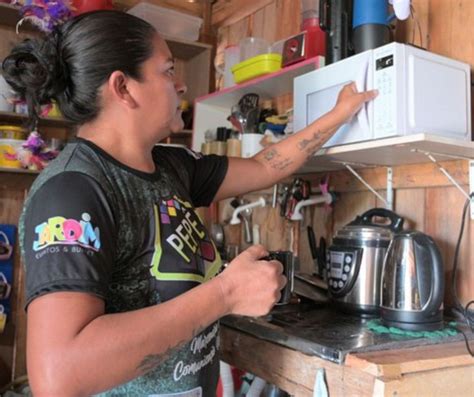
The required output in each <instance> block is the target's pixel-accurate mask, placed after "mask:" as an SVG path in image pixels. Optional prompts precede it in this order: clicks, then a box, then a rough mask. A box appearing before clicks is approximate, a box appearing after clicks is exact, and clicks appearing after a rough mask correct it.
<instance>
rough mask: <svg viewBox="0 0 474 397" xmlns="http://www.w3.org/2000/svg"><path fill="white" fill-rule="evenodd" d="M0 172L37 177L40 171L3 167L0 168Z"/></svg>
mask: <svg viewBox="0 0 474 397" xmlns="http://www.w3.org/2000/svg"><path fill="white" fill-rule="evenodd" d="M0 172H2V173H4V172H7V173H10V174H30V175H37V174H39V173H40V172H41V171H33V170H27V169H24V168H5V167H0Z"/></svg>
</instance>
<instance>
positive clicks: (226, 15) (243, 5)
mask: <svg viewBox="0 0 474 397" xmlns="http://www.w3.org/2000/svg"><path fill="white" fill-rule="evenodd" d="M273 1H274V0H239V1H234V0H218V1H216V2H215V4H214V5H213V7H212V24H213V25H214V26H217V27H224V26H229V25H233V24H235V23H236V22H239V21H241V20H242V19H244V18H247V17H248V16H249V15H251V14H254V13H255V12H257V11H258V10H260V9H261V8H264V7H265V6H267V5H268V4H271V3H272V2H273Z"/></svg>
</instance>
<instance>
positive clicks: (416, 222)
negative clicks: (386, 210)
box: [395, 188, 426, 232]
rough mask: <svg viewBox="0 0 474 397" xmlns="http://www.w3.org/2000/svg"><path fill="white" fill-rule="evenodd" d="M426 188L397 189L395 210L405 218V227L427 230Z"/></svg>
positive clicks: (421, 230)
mask: <svg viewBox="0 0 474 397" xmlns="http://www.w3.org/2000/svg"><path fill="white" fill-rule="evenodd" d="M425 211H426V208H425V189H423V188H420V189H398V190H396V191H395V212H396V213H397V214H399V215H400V216H403V217H404V218H405V224H404V228H405V229H415V230H419V231H420V232H423V231H424V230H425Z"/></svg>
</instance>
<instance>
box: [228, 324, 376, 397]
mask: <svg viewBox="0 0 474 397" xmlns="http://www.w3.org/2000/svg"><path fill="white" fill-rule="evenodd" d="M220 337H221V347H220V353H221V359H222V360H224V361H226V362H228V363H229V364H231V365H233V366H235V367H237V368H241V369H244V370H246V371H249V372H251V373H253V374H255V375H257V376H259V377H261V378H262V379H265V380H266V381H267V382H270V383H272V384H275V385H277V386H278V387H279V388H281V389H283V390H285V391H287V392H288V393H289V394H291V395H294V396H298V397H300V396H301V397H305V396H313V391H312V389H313V386H314V381H315V378H316V373H317V371H318V370H319V369H324V370H325V377H326V382H327V385H328V389H329V394H330V395H332V396H343V395H348V396H349V395H350V396H352V395H357V396H369V395H372V390H373V385H374V381H375V378H374V377H373V376H372V375H370V374H367V373H364V372H362V371H359V370H355V369H353V368H350V367H346V366H343V365H337V364H335V363H332V362H330V361H327V360H323V359H321V358H318V357H314V356H307V355H305V354H303V353H300V352H297V351H294V350H291V349H288V348H285V347H282V346H278V345H276V344H273V343H271V342H267V341H264V340H260V339H258V338H255V337H253V336H250V335H247V334H244V333H241V332H238V331H235V330H233V329H231V328H228V327H226V326H221V332H220Z"/></svg>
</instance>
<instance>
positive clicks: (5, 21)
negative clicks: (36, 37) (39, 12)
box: [0, 3, 40, 33]
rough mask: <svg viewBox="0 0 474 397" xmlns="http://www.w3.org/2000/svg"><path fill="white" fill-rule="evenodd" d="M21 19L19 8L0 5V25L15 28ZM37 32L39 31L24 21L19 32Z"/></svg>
mask: <svg viewBox="0 0 474 397" xmlns="http://www.w3.org/2000/svg"><path fill="white" fill-rule="evenodd" d="M20 19H21V16H20V9H19V7H16V6H12V5H11V4H4V3H0V25H6V26H10V27H13V28H15V27H16V24H17V23H18V21H19V20H20ZM25 30H26V31H29V32H37V33H39V32H40V31H39V29H38V28H36V27H35V26H34V25H32V24H31V23H29V22H27V21H25V22H24V23H22V24H21V27H20V32H23V31H25Z"/></svg>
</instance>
